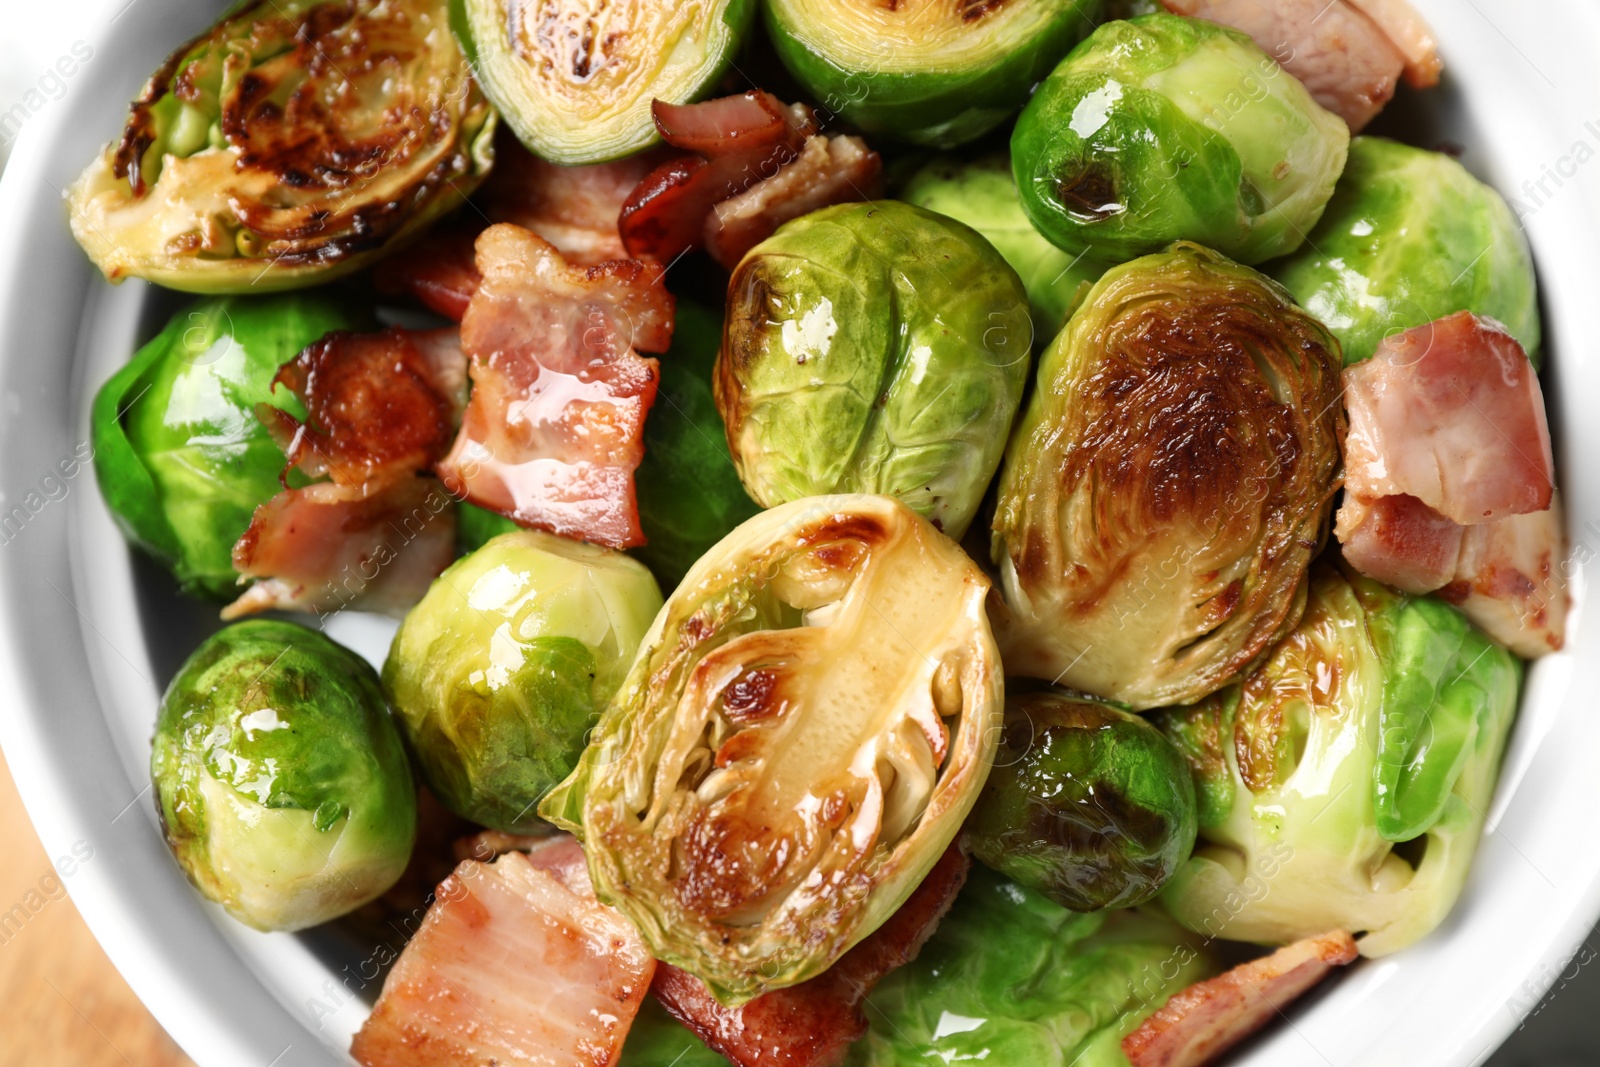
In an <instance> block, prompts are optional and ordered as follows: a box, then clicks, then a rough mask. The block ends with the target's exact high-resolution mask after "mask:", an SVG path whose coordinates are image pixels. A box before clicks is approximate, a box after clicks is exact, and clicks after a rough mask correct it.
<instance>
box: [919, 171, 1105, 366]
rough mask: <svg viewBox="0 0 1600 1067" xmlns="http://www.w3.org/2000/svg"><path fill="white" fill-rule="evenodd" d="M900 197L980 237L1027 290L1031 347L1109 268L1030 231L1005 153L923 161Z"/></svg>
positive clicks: (1057, 327) (1053, 330)
mask: <svg viewBox="0 0 1600 1067" xmlns="http://www.w3.org/2000/svg"><path fill="white" fill-rule="evenodd" d="M900 196H901V199H903V200H905V201H906V202H908V203H911V204H915V205H917V206H918V207H923V208H927V209H928V210H929V211H937V212H938V213H939V214H941V215H948V216H950V217H951V218H953V219H955V220H956V221H957V222H964V223H966V224H967V225H968V226H971V227H972V228H973V229H975V230H977V231H978V232H979V233H981V234H983V236H984V237H986V238H987V239H988V240H989V243H990V244H992V245H994V247H995V250H996V251H998V252H999V253H1000V254H1001V255H1002V256H1004V257H1005V260H1006V262H1007V263H1009V264H1011V267H1012V269H1013V270H1015V271H1016V272H1017V275H1018V277H1020V278H1021V279H1022V286H1023V288H1024V289H1026V290H1027V291H1028V303H1029V306H1030V309H1031V311H1032V313H1033V341H1034V345H1035V346H1036V347H1037V346H1040V345H1045V344H1048V343H1049V342H1050V340H1051V338H1053V337H1055V335H1056V334H1058V333H1060V332H1061V328H1062V327H1063V326H1065V325H1066V324H1067V318H1068V317H1069V316H1070V315H1071V314H1072V311H1073V309H1074V308H1076V307H1077V306H1078V305H1079V304H1080V303H1082V302H1083V298H1084V296H1085V295H1087V293H1088V291H1089V288H1090V287H1091V286H1092V285H1094V283H1095V282H1096V281H1098V280H1099V278H1100V275H1102V274H1104V273H1105V271H1106V267H1107V266H1109V264H1105V263H1102V262H1100V261H1099V260H1097V259H1094V258H1092V257H1090V256H1086V255H1073V254H1072V253H1070V252H1063V251H1062V250H1061V249H1059V248H1057V247H1056V246H1055V245H1053V244H1051V243H1050V242H1049V241H1048V240H1046V239H1045V237H1044V235H1043V234H1041V233H1040V232H1039V231H1038V230H1036V229H1034V226H1033V223H1031V222H1029V221H1028V216H1027V215H1026V214H1025V213H1024V212H1023V210H1022V201H1021V199H1020V198H1019V197H1018V195H1017V182H1016V179H1015V178H1014V177H1012V174H1011V162H1010V159H1009V157H1007V156H1005V155H995V156H987V157H985V158H983V159H979V160H974V161H971V162H966V161H963V160H961V159H959V158H957V157H954V156H947V157H943V158H940V159H936V160H934V161H933V162H931V163H928V164H927V165H926V166H924V167H923V168H922V169H921V170H919V171H917V172H916V173H915V174H914V175H912V177H911V180H910V181H908V182H907V183H906V185H905V187H904V188H903V189H902V190H901V191H900Z"/></svg>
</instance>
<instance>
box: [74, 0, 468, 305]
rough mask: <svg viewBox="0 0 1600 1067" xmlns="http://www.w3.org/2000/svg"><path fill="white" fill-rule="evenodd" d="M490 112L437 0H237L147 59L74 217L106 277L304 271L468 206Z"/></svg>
mask: <svg viewBox="0 0 1600 1067" xmlns="http://www.w3.org/2000/svg"><path fill="white" fill-rule="evenodd" d="M494 124H495V123H494V112H493V111H492V110H491V109H490V107H489V104H488V102H487V101H486V100H485V99H484V98H483V94H482V93H480V92H479V91H478V88H477V85H476V83H474V81H473V80H472V72H471V70H470V69H469V68H468V66H467V63H466V60H465V58H464V57H463V56H462V54H461V51H460V49H459V48H458V47H457V46H456V43H455V40H454V38H452V37H451V35H450V32H449V28H448V19H447V17H446V10H445V4H444V0H350V2H344V0H247V2H246V3H244V4H243V5H241V6H238V7H235V8H233V9H232V10H231V11H230V12H229V14H227V15H226V16H224V18H223V19H222V21H220V22H218V23H217V24H216V25H214V26H213V27H211V29H209V30H207V31H206V32H205V33H202V34H201V35H200V36H198V37H196V38H195V39H194V40H192V41H190V42H189V43H188V44H185V45H183V46H182V47H181V48H179V49H178V50H177V51H176V52H174V53H173V54H172V55H171V56H170V57H168V59H167V61H166V63H164V64H162V66H161V69H159V70H157V71H156V72H155V74H153V75H151V77H150V81H149V84H147V85H146V86H145V90H144V92H143V93H142V94H141V95H140V96H139V98H138V99H137V100H135V101H134V103H133V107H132V110H131V111H130V113H129V116H128V122H127V126H126V128H125V129H124V130H123V133H122V139H121V141H120V142H118V143H116V144H112V145H108V146H107V147H106V149H105V151H104V152H102V153H101V155H100V156H99V157H98V158H96V159H95V161H94V162H93V163H91V164H90V165H89V167H88V169H87V170H85V171H84V173H83V176H82V177H80V178H79V179H78V181H77V182H76V183H75V184H74V185H73V186H72V188H71V189H70V190H69V191H68V198H67V199H68V203H69V205H70V207H71V218H72V232H73V234H74V235H75V236H76V237H77V239H78V243H79V244H81V245H82V246H83V247H84V250H85V251H86V252H88V253H89V258H90V259H92V260H94V262H95V265H96V266H98V267H99V268H100V269H101V270H102V271H104V272H105V275H106V277H107V278H109V279H110V280H111V281H114V282H115V281H121V280H122V279H123V278H126V277H136V278H145V279H147V280H149V281H153V282H157V283H159V284H161V285H165V286H168V287H170V288H173V289H185V290H188V291H190V292H199V293H238V292H262V291H266V290H271V289H290V288H296V287H299V286H304V285H310V284H313V283H316V282H321V281H325V280H327V279H328V278H331V277H335V276H337V275H340V274H347V273H349V272H350V271H353V270H356V269H357V268H359V267H361V266H363V265H365V264H366V263H368V262H370V261H371V260H372V259H373V258H374V257H375V256H377V255H379V254H381V253H382V252H384V251H386V250H388V249H391V248H394V247H396V246H397V245H399V244H400V243H401V242H403V241H404V240H405V239H406V238H408V237H409V236H411V235H413V234H415V233H418V232H420V231H421V230H422V229H423V228H424V227H426V226H427V225H428V224H429V223H431V222H432V221H433V220H434V219H437V218H439V217H440V216H441V215H443V214H445V213H446V212H447V211H449V210H451V209H452V208H454V207H456V206H457V205H458V204H460V203H461V202H462V201H463V200H464V199H465V198H466V197H467V195H468V194H469V193H471V192H472V190H473V187H474V186H476V185H477V183H478V181H479V180H480V179H482V178H483V176H484V175H485V174H486V173H487V172H488V170H489V167H490V165H491V163H492V162H493V159H494V155H493V146H492V142H493V138H494Z"/></svg>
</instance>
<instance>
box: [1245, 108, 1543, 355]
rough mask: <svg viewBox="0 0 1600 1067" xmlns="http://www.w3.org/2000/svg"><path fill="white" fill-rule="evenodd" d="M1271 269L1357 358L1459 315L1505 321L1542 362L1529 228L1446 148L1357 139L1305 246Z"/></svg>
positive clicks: (1536, 291) (1510, 329)
mask: <svg viewBox="0 0 1600 1067" xmlns="http://www.w3.org/2000/svg"><path fill="white" fill-rule="evenodd" d="M1270 269H1271V271H1272V273H1273V276H1274V277H1276V278H1277V279H1278V280H1279V281H1280V282H1282V283H1283V284H1284V286H1285V287H1286V288H1287V289H1288V290H1289V291H1290V292H1291V293H1293V294H1294V295H1295V299H1297V300H1299V301H1300V303H1301V304H1302V305H1304V306H1305V309H1306V310H1307V311H1309V312H1311V313H1312V314H1313V315H1315V316H1317V318H1319V319H1321V320H1322V321H1323V323H1324V324H1325V325H1326V326H1327V327H1328V329H1330V330H1332V331H1333V333H1334V335H1335V336H1336V337H1338V338H1339V341H1340V343H1341V344H1342V345H1344V358H1345V362H1346V363H1359V362H1361V361H1362V360H1364V359H1367V358H1368V357H1370V356H1371V355H1372V353H1373V352H1375V351H1376V350H1377V348H1378V342H1380V341H1382V340H1383V339H1384V337H1386V336H1388V335H1390V334H1395V333H1400V332H1401V331H1403V330H1409V329H1411V328H1412V327H1414V326H1422V325H1425V324H1427V323H1430V322H1434V321H1436V320H1438V319H1442V318H1444V317H1445V316H1447V315H1451V314H1454V313H1455V312H1457V311H1471V312H1473V313H1474V314H1478V315H1487V316H1489V317H1491V318H1494V319H1497V320H1499V321H1500V322H1501V323H1503V324H1505V327H1506V329H1507V330H1508V331H1510V333H1511V335H1512V336H1513V337H1515V338H1516V339H1517V340H1518V341H1520V342H1521V343H1522V347H1523V348H1524V349H1526V350H1527V352H1528V355H1529V356H1530V357H1531V358H1532V359H1533V361H1534V363H1535V364H1537V363H1538V361H1539V339H1540V329H1539V292H1538V286H1537V283H1536V282H1535V280H1534V274H1533V258H1532V256H1531V254H1530V253H1529V251H1528V241H1527V238H1525V237H1524V236H1523V233H1522V227H1521V226H1520V224H1519V223H1518V222H1517V218H1516V216H1515V215H1514V214H1512V212H1511V208H1510V207H1509V206H1508V205H1507V204H1506V202H1505V201H1504V200H1502V199H1501V198H1500V194H1499V193H1497V192H1495V191H1494V190H1493V189H1491V188H1489V187H1488V186H1487V185H1485V184H1483V183H1482V182H1480V181H1479V180H1478V179H1476V178H1474V177H1473V176H1472V175H1471V174H1469V173H1468V172H1467V169H1466V168H1465V167H1463V166H1462V165H1461V164H1460V163H1457V162H1456V161H1455V160H1453V159H1451V158H1450V157H1449V156H1447V155H1444V154H1443V153H1440V152H1427V151H1424V150H1423V149H1420V148H1412V147H1411V146H1410V145H1403V144H1396V143H1395V142H1394V141H1386V140H1384V139H1382V138H1381V137H1357V138H1356V139H1355V140H1354V141H1352V142H1350V163H1349V165H1348V166H1347V167H1346V168H1345V172H1344V176H1343V177H1342V178H1340V179H1339V187H1338V189H1337V190H1335V191H1334V194H1333V200H1332V201H1331V202H1329V204H1328V210H1327V211H1326V212H1324V213H1323V216H1322V221H1321V222H1319V223H1318V224H1317V228H1316V229H1315V230H1312V231H1311V236H1310V238H1309V240H1308V241H1307V242H1306V245H1305V247H1304V248H1302V249H1301V250H1300V251H1299V252H1297V253H1296V254H1295V255H1293V256H1291V257H1289V258H1288V259H1285V260H1283V261H1282V262H1280V263H1276V264H1273V266H1272V267H1271V268H1270Z"/></svg>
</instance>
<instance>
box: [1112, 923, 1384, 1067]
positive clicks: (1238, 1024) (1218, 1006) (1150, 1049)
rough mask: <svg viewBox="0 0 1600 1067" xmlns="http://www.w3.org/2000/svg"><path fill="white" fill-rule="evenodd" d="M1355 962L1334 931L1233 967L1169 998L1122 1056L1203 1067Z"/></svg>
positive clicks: (1138, 1063)
mask: <svg viewBox="0 0 1600 1067" xmlns="http://www.w3.org/2000/svg"><path fill="white" fill-rule="evenodd" d="M1355 958H1356V942H1355V939H1354V938H1352V937H1351V936H1350V935H1349V934H1348V933H1346V932H1345V931H1343V930H1334V931H1331V932H1329V933H1326V934H1323V935H1322V936H1320V937H1312V938H1307V939H1306V940H1304V941H1296V942H1295V943H1294V944H1292V945H1288V946H1286V947H1284V948H1280V949H1279V950H1278V951H1276V952H1274V953H1273V954H1272V955H1270V956H1263V957H1262V958H1261V959H1258V960H1251V961H1250V962H1249V963H1241V964H1240V965H1239V966H1237V967H1235V968H1233V969H1232V970H1230V971H1226V972H1224V973H1222V974H1219V975H1217V976H1216V977H1215V978H1208V979H1206V980H1205V981H1203V982H1196V983H1195V984H1194V985H1192V986H1190V987H1189V988H1187V989H1184V990H1182V991H1181V992H1178V993H1176V994H1174V995H1173V997H1172V999H1170V1000H1168V1001H1167V1002H1166V1004H1164V1005H1162V1006H1161V1008H1160V1009H1158V1010H1157V1011H1156V1013H1155V1014H1154V1015H1151V1016H1150V1017H1149V1018H1148V1019H1146V1020H1145V1021H1144V1022H1143V1023H1141V1024H1140V1025H1139V1028H1138V1029H1137V1030H1135V1031H1134V1032H1133V1033H1131V1034H1129V1035H1128V1036H1127V1037H1125V1038H1123V1039H1122V1052H1123V1055H1125V1056H1127V1057H1128V1062H1129V1063H1130V1064H1131V1065H1132V1067H1200V1065H1201V1064H1205V1063H1210V1062H1212V1061H1213V1060H1215V1059H1216V1058H1217V1057H1218V1056H1220V1055H1221V1054H1222V1053H1223V1052H1225V1051H1227V1050H1228V1049H1230V1048H1232V1047H1233V1046H1234V1045H1236V1044H1238V1043H1239V1042H1240V1041H1242V1040H1244V1039H1245V1038H1246V1037H1248V1036H1249V1035H1251V1034H1253V1033H1255V1032H1256V1031H1257V1030H1259V1029H1261V1027H1263V1026H1265V1025H1266V1024H1267V1023H1268V1022H1269V1021H1271V1020H1272V1018H1273V1017H1274V1016H1276V1015H1277V1014H1278V1013H1279V1012H1281V1011H1282V1010H1283V1008H1284V1006H1285V1005H1286V1004H1288V1003H1289V1002H1290V1001H1292V1000H1294V999H1295V998H1296V997H1298V996H1300V995H1301V994H1302V993H1304V992H1305V991H1306V990H1308V989H1310V988H1311V987H1312V986H1314V985H1316V984H1317V983H1318V982H1320V981H1322V980H1323V979H1324V978H1326V977H1327V976H1328V973H1329V972H1330V971H1332V970H1333V968H1335V967H1342V966H1344V965H1345V964H1347V963H1350V962H1351V961H1352V960H1354V959H1355Z"/></svg>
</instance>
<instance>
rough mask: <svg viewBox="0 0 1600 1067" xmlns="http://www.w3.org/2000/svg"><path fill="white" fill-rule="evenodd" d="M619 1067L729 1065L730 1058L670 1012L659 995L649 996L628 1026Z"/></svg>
mask: <svg viewBox="0 0 1600 1067" xmlns="http://www.w3.org/2000/svg"><path fill="white" fill-rule="evenodd" d="M617 1067H728V1061H727V1060H725V1059H723V1058H722V1057H721V1056H719V1055H718V1054H717V1053H715V1052H712V1051H711V1050H710V1049H709V1048H706V1046H705V1042H703V1041H701V1040H700V1039H699V1038H698V1037H696V1036H695V1034H694V1032H693V1031H692V1030H690V1029H689V1028H688V1027H686V1026H684V1025H683V1024H682V1023H680V1022H678V1020H676V1019H674V1018H673V1017H672V1016H670V1015H668V1014H667V1009H665V1008H663V1007H662V1006H661V1002H660V1001H658V1000H656V998H655V997H646V998H645V1001H644V1004H643V1005H641V1006H640V1008H639V1014H638V1015H636V1016H634V1019H633V1025H632V1026H631V1027H629V1028H628V1040H627V1043H626V1044H624V1045H623V1046H622V1056H621V1058H619V1059H618V1060H617Z"/></svg>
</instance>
